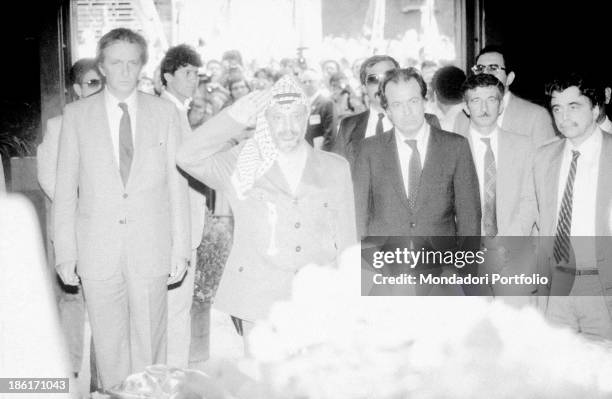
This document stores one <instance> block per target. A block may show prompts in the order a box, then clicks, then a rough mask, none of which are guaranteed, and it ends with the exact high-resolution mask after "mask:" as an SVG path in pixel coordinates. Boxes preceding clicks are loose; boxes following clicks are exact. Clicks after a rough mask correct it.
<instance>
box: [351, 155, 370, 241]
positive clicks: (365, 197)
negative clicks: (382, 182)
mask: <svg viewBox="0 0 612 399" xmlns="http://www.w3.org/2000/svg"><path fill="white" fill-rule="evenodd" d="M368 152H369V151H367V150H365V151H359V154H358V155H357V158H356V160H355V166H354V169H353V184H354V192H355V216H356V221H357V233H358V235H359V238H360V239H362V238H363V237H365V236H367V234H368V221H369V218H370V204H371V198H370V197H371V191H372V188H371V184H372V176H371V170H370V159H369V157H368Z"/></svg>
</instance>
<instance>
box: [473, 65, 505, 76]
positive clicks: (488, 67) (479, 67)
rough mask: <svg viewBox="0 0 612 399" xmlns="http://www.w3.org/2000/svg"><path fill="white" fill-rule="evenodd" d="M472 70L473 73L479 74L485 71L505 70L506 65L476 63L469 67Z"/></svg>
mask: <svg viewBox="0 0 612 399" xmlns="http://www.w3.org/2000/svg"><path fill="white" fill-rule="evenodd" d="M470 69H471V70H472V72H474V73H475V74H479V73H484V72H485V71H486V72H497V71H499V70H502V71H504V72H505V71H506V67H503V66H501V65H499V64H489V65H484V64H476V65H474V66H473V67H472V68H470Z"/></svg>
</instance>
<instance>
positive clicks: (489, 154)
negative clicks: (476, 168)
mask: <svg viewBox="0 0 612 399" xmlns="http://www.w3.org/2000/svg"><path fill="white" fill-rule="evenodd" d="M480 140H482V142H483V143H484V144H485V145H486V146H487V150H486V151H485V155H484V185H483V187H484V209H483V212H482V221H483V224H484V233H485V235H486V236H487V237H495V236H496V235H497V207H496V200H495V199H496V195H497V189H496V186H497V184H496V181H497V169H496V167H495V155H494V154H493V149H491V139H490V138H489V137H487V138H482V139H480Z"/></svg>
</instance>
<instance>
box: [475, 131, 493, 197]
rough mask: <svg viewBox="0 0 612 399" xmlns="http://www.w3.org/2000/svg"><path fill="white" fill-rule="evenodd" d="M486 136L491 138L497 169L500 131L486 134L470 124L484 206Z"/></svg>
mask: <svg viewBox="0 0 612 399" xmlns="http://www.w3.org/2000/svg"><path fill="white" fill-rule="evenodd" d="M485 138H490V139H491V150H493V157H494V158H495V169H496V170H497V160H498V157H497V154H498V146H499V144H498V143H499V131H498V130H497V129H495V130H493V131H492V132H491V134H489V135H488V136H485V135H484V134H482V133H480V132H478V131H477V130H476V129H474V128H473V127H472V126H470V139H471V141H472V153H473V154H474V165H475V166H476V173H477V174H478V186H479V187H480V204H481V205H482V206H484V176H485V162H484V158H485V154H486V152H487V146H486V144H485V143H484V142H483V141H482V140H481V139H485Z"/></svg>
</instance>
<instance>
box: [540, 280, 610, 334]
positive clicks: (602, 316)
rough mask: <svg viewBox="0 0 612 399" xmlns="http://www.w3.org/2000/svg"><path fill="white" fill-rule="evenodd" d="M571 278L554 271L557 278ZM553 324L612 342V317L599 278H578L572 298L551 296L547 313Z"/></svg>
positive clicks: (571, 294)
mask: <svg viewBox="0 0 612 399" xmlns="http://www.w3.org/2000/svg"><path fill="white" fill-rule="evenodd" d="M563 278H568V277H567V276H566V275H564V274H563V272H558V271H555V273H554V274H553V280H552V284H553V285H554V284H555V282H556V279H563ZM545 315H546V318H547V319H548V320H550V321H551V322H552V323H553V324H557V325H561V326H565V327H569V328H570V329H572V330H573V331H574V332H576V333H578V334H581V335H582V336H583V337H585V338H588V339H592V340H596V341H597V340H602V339H605V340H612V314H611V312H610V309H609V307H608V304H607V303H606V297H605V296H603V289H602V285H601V280H600V279H599V275H584V276H575V278H574V281H573V286H572V290H571V293H570V295H569V296H551V297H549V298H548V303H547V306H546V311H545Z"/></svg>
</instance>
